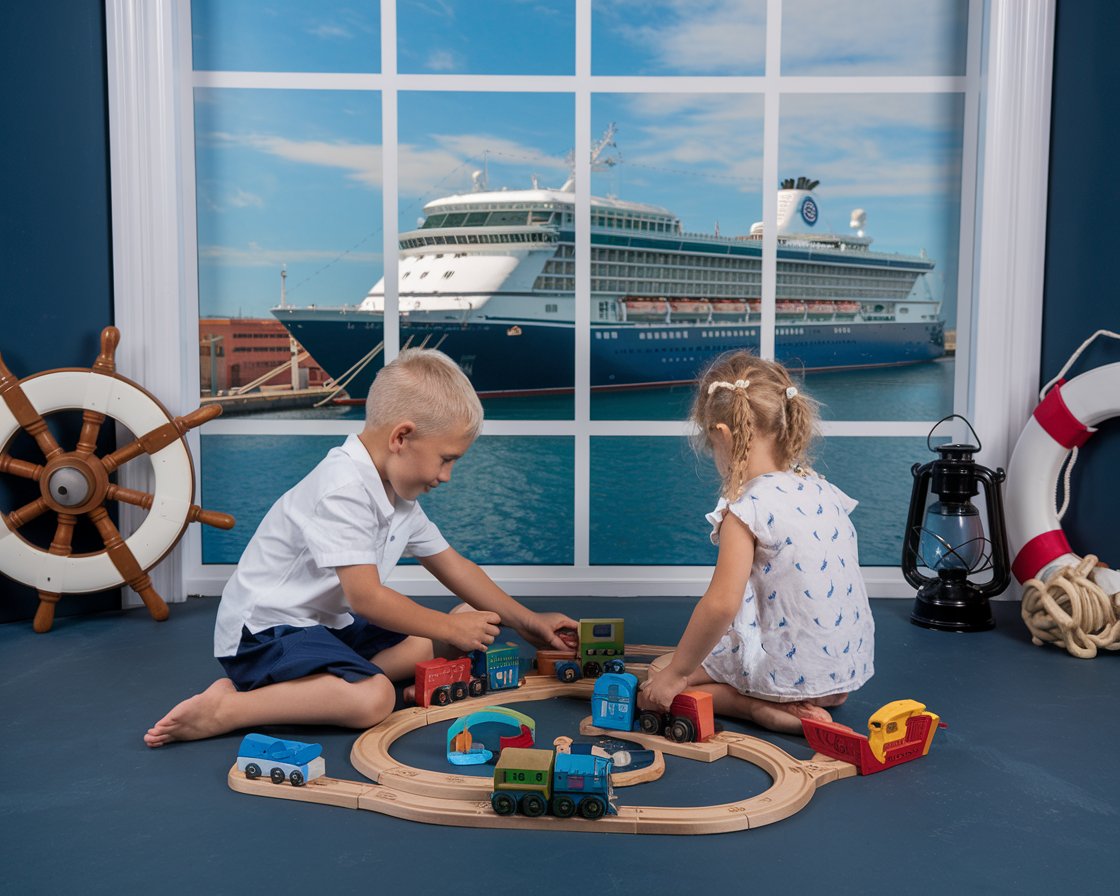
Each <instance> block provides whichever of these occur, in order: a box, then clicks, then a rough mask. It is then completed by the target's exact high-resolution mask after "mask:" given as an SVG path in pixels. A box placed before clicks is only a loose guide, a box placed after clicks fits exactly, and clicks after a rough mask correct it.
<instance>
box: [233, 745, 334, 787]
mask: <svg viewBox="0 0 1120 896" xmlns="http://www.w3.org/2000/svg"><path fill="white" fill-rule="evenodd" d="M322 753H323V747H322V745H321V744H305V743H303V742H301V741H298V740H281V739H280V738H278V737H269V736H268V735H267V734H246V735H245V737H244V739H243V740H242V741H241V747H240V748H239V749H238V751H237V768H238V770H239V771H243V772H244V773H245V777H246V778H248V779H249V780H255V779H256V778H259V777H260V776H261V775H264V774H267V775H268V776H269V778H271V779H272V783H273V784H283V783H284V782H285V781H289V782H290V783H291V785H292V786H293V787H302V786H303V785H304V784H306V783H307V782H308V781H314V780H315V779H316V778H321V777H322V776H323V775H325V774H326V772H327V768H326V764H325V763H324V762H323V756H322Z"/></svg>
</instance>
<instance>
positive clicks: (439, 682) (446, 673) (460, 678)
mask: <svg viewBox="0 0 1120 896" xmlns="http://www.w3.org/2000/svg"><path fill="white" fill-rule="evenodd" d="M485 692H486V686H485V684H484V683H483V681H482V679H481V678H472V677H471V660H470V657H467V656H461V657H459V658H458V659H454V660H446V659H442V658H440V657H437V658H436V659H434V660H425V661H424V662H422V663H417V664H416V705H417V706H433V705H434V706H446V705H447V704H448V703H451V702H452V701H453V700H454V701H457V700H462V699H463V698H464V697H466V696H468V695H469V696H471V697H480V696H482V695H483V694H484V693H485Z"/></svg>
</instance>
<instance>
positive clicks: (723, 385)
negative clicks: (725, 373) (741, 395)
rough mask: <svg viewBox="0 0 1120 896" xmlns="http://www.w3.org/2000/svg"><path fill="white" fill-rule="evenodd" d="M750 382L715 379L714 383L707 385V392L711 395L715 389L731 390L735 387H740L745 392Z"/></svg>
mask: <svg viewBox="0 0 1120 896" xmlns="http://www.w3.org/2000/svg"><path fill="white" fill-rule="evenodd" d="M750 384H751V381H750V380H735V382H733V383H729V382H727V381H726V380H716V381H715V382H714V383H712V384H711V385H710V386H708V394H709V395H711V394H712V393H713V392H715V391H716V389H730V390H732V391H734V390H736V389H742V390H743V391H744V392H746V391H747V387H748V386H749V385H750Z"/></svg>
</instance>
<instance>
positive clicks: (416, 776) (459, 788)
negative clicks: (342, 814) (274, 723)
mask: <svg viewBox="0 0 1120 896" xmlns="http://www.w3.org/2000/svg"><path fill="white" fill-rule="evenodd" d="M668 650H669V648H655V647H650V646H648V645H642V646H641V648H640V649H639V648H638V647H631V646H629V645H627V649H626V652H627V654H633V655H640V654H645V655H658V654H661V653H665V652H667V651H668ZM627 669H628V670H631V671H633V669H632V667H631V665H629V664H628V665H627ZM593 687H594V682H593V681H591V680H587V679H584V680H583V681H577V682H574V683H572V684H564V683H562V682H559V681H557V680H555V679H550V678H545V677H543V676H540V675H529V676H526V678H525V684H524V686H522V687H521V688H518V689H517V690H515V691H503V692H502V693H501V694H500V695H497V694H493V695H486V696H482V697H475V698H468V699H466V700H462V701H459V702H458V703H454V704H452V705H450V706H445V707H427V708H423V707H413V708H410V709H403V710H400V711H398V712H395V713H393V714H392V715H391V716H389V717H388V718H387V719H385V720H384V721H383V722H381V723H380V724H379V725H377V726H375V727H374V728H371V729H369V730H368V731H366V732H365V733H364V734H362V735H361V736H360V737H359V738H358V740H357V741H356V742H355V744H354V748H353V750H352V751H351V754H350V761H351V762H352V763H353V765H354V767H355V768H356V769H357V770H358V771H359V772H361V773H362V774H363V775H366V776H367V777H368V778H369V779H370V781H371V782H373V783H370V782H359V781H345V780H341V779H338V778H328V777H323V778H317V779H316V780H314V781H311V782H309V783H308V784H306V785H305V786H303V787H292V786H291V785H290V784H280V785H277V784H273V783H272V782H271V781H269V780H268V779H267V778H259V779H257V780H249V779H248V778H246V777H245V775H244V774H243V773H242V772H240V771H238V770H237V766H236V765H234V766H233V767H232V768H231V769H230V771H229V774H228V776H227V781H228V783H229V786H230V788H231V789H232V790H235V791H237V792H239V793H247V794H252V795H254V796H265V797H272V798H276V799H289V800H298V801H302V802H311V803H320V804H323V805H329V806H341V807H346V808H351V809H367V810H370V811H373V812H380V813H382V814H383V815H392V816H394V817H395V818H404V819H408V820H409V821H420V822H424V823H426V824H445V825H453V826H457V827H490V828H521V829H537V830H565V831H601V832H603V833H628V834H716V833H724V832H727V831H741V830H747V829H749V828H757V827H762V826H764V825H768V824H773V823H774V822H776V821H781V820H782V819H783V818H788V817H789V816H790V815H793V814H794V813H796V812H798V811H800V810H801V809H803V808H804V807H805V805H806V804H807V803H808V802H809V800H811V799H812V798H813V794H814V793H815V792H816V790H817V788H818V787H822V786H824V785H825V784H829V783H831V782H833V781H838V780H840V779H841V778H848V777H851V776H853V775H855V774H856V768H855V766H853V765H851V764H849V763H847V762H841V761H839V760H835V759H829V758H827V757H824V756H821V755H820V754H818V755H816V756H814V757H813V758H812V759H810V760H808V761H805V760H800V759H795V758H794V757H793V756H790V755H789V754H788V753H786V752H785V751H784V750H782V749H781V748H780V747H777V746H775V745H774V744H771V743H769V742H768V741H764V740H761V739H759V738H757V737H751V736H750V735H747V734H737V733H734V732H728V731H724V732H721V733H719V734H717V735H716V736H715V737H714V738H712V739H711V740H710V741H708V742H707V743H704V744H677V743H673V742H672V741H669V740H666V739H665V738H663V737H660V736H655V735H645V734H642V733H640V732H619V731H607V730H604V729H599V728H595V727H594V726H593V725H591V720H590V718H588V719H584V721H583V722H582V723H581V725H580V732H581V733H583V734H607V735H610V736H614V737H618V738H620V739H625V740H629V741H634V742H636V743H640V744H642V745H643V746H645V747H646V748H648V749H652V750H655V751H658V752H659V753H669V754H670V755H676V756H682V757H685V758H689V759H695V760H699V761H704V762H714V761H717V760H719V759H722V758H723V757H725V756H730V757H732V758H735V759H742V760H744V761H746V762H750V763H753V764H754V765H757V766H758V767H759V768H761V769H762V770H763V771H765V772H766V773H767V774H768V775H770V777H771V779H772V780H773V783H772V784H771V786H770V788H769V789H767V790H766V791H765V792H764V793H761V794H758V795H757V796H752V797H748V798H747V799H743V800H737V801H734V802H728V803H721V804H718V805H712V806H690V807H685V808H676V807H668V806H620V807H619V809H618V814H617V815H608V816H606V817H604V818H601V819H598V820H596V821H588V820H586V819H582V818H555V817H552V816H542V817H540V818H527V817H525V816H522V815H511V816H502V815H498V814H496V813H495V812H494V810H493V809H492V808H491V806H490V792H491V790H492V787H491V782H490V779H489V778H484V777H476V776H473V775H457V774H445V773H442V772H433V771H428V770H426V769H419V768H414V767H412V766H407V765H404V764H402V763H400V762H398V761H397V760H395V759H393V757H392V756H391V755H390V753H389V748H390V746H392V744H393V742H394V741H395V740H396V739H397V738H399V737H402V736H403V735H405V734H407V733H409V732H410V731H415V730H416V729H418V728H422V727H424V726H425V725H430V724H433V723H436V722H444V721H447V720H449V719H455V718H459V717H461V716H465V715H468V714H469V713H471V712H474V711H475V710H476V709H479V708H480V707H482V706H485V705H489V704H491V703H493V702H494V700H495V699H496V698H498V697H499V696H500V700H501V703H503V704H506V703H521V702H526V701H531V700H543V699H545V698H548V697H556V696H566V697H587V698H588V699H590V697H591V692H592V689H593ZM658 760H659V761H662V762H663V760H661V757H660V755H659V756H658ZM662 768H663V766H662ZM650 777H651V773H650V770H649V769H648V768H647V769H640V770H637V771H634V772H630V773H627V772H618V773H615V774H614V775H612V781H613V783H614V784H615V786H616V787H622V786H626V785H627V784H629V783H637V781H640V780H649V779H650Z"/></svg>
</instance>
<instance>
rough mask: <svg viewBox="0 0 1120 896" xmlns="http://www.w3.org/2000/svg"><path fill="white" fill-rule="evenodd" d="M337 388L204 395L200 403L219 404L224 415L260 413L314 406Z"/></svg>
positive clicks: (267, 390) (202, 404) (268, 390)
mask: <svg viewBox="0 0 1120 896" xmlns="http://www.w3.org/2000/svg"><path fill="white" fill-rule="evenodd" d="M337 391H338V390H337V388H335V387H333V386H332V387H329V388H323V387H320V388H315V389H295V390H293V389H265V390H264V391H256V392H246V393H243V394H241V395H203V396H202V397H201V398H200V400H199V403H200V404H201V406H202V407H207V406H209V405H212V404H216V405H219V406H220V407H221V409H222V415H223V416H229V415H235V414H259V413H262V412H265V411H287V410H292V409H295V408H312V407H314V406H315V405H317V404H318V403H319V402H321V401H324V400H326V399H328V398H330V397H331V396H332V395H334V394H335V393H336V392H337Z"/></svg>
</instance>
